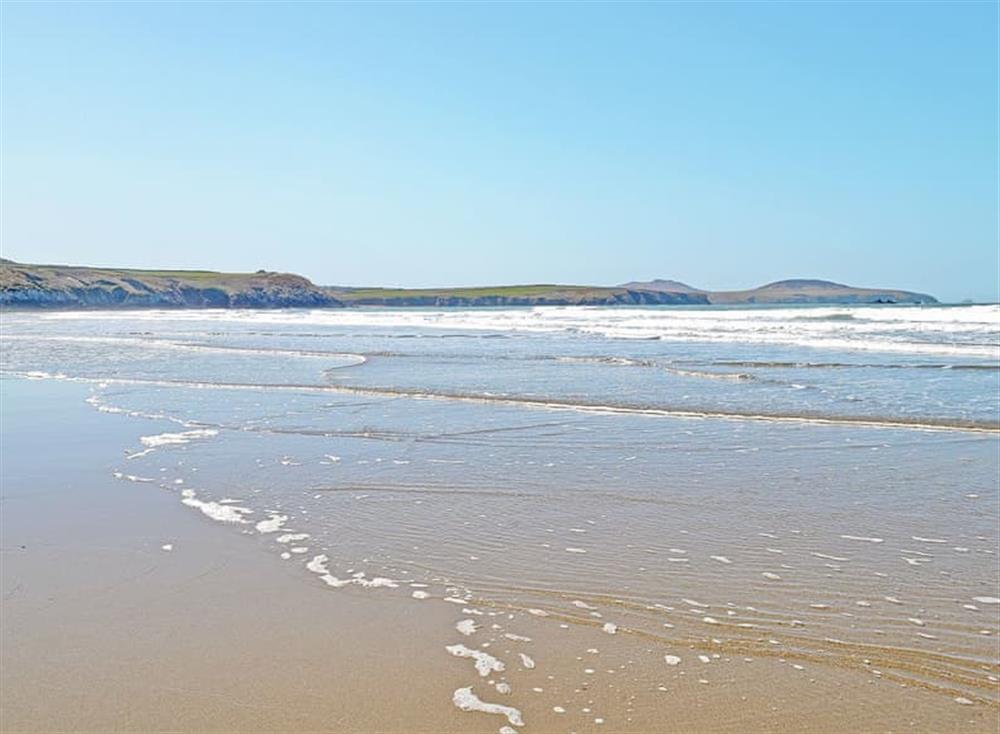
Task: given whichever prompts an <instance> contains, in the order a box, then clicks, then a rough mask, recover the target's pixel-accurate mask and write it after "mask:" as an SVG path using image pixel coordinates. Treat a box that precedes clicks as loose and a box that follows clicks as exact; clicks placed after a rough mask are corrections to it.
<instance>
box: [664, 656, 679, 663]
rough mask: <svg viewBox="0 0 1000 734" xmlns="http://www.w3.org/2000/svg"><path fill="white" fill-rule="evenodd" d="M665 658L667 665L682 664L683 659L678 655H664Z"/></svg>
mask: <svg viewBox="0 0 1000 734" xmlns="http://www.w3.org/2000/svg"><path fill="white" fill-rule="evenodd" d="M663 660H664V661H665V662H666V664H667V665H680V664H681V659H680V658H679V657H677V656H676V655H664V656H663Z"/></svg>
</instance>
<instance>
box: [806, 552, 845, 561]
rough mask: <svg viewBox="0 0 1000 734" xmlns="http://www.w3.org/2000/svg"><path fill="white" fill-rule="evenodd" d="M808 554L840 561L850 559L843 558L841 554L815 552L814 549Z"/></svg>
mask: <svg viewBox="0 0 1000 734" xmlns="http://www.w3.org/2000/svg"><path fill="white" fill-rule="evenodd" d="M809 555H811V556H816V558H825V559H826V560H828V561H840V562H841V563H843V562H844V561H849V560H850V559H849V558H844V557H843V556H831V555H827V554H826V553H816V552H815V551H813V552H812V553H810V554H809Z"/></svg>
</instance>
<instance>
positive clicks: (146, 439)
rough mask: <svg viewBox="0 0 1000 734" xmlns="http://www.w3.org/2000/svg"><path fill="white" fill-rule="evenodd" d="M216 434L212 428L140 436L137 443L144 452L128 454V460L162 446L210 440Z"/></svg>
mask: <svg viewBox="0 0 1000 734" xmlns="http://www.w3.org/2000/svg"><path fill="white" fill-rule="evenodd" d="M218 434H219V432H218V431H217V430H215V429H214V428H194V429H192V430H190V431H181V432H179V433H158V434H156V435H155V436H140V437H139V443H141V444H142V445H143V446H145V447H146V450H145V451H140V452H138V453H135V454H130V455H129V457H128V458H130V459H135V458H137V457H139V456H145V455H146V454H148V453H149V452H151V451H155V450H156V449H158V448H160V447H162V446H180V445H182V444H186V443H190V442H191V441H192V440H194V439H198V438H211V437H212V436H217V435H218Z"/></svg>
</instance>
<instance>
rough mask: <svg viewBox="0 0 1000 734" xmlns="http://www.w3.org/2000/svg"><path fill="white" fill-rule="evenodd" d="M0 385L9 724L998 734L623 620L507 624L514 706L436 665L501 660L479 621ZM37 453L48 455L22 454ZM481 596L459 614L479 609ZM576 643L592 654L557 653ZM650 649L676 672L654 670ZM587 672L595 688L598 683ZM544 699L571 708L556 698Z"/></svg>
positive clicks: (878, 684)
mask: <svg viewBox="0 0 1000 734" xmlns="http://www.w3.org/2000/svg"><path fill="white" fill-rule="evenodd" d="M0 387H2V388H3V391H4V398H5V400H4V405H5V410H4V415H3V426H2V429H3V436H2V437H3V439H4V446H5V463H4V467H3V473H4V477H3V479H4V481H3V510H4V511H3V513H2V515H3V519H2V522H3V537H4V545H3V566H4V569H3V570H4V572H3V590H2V591H3V605H4V615H3V622H2V648H3V651H4V665H3V666H2V676H3V680H2V688H3V690H4V702H3V710H2V722H0V728H2V730H3V731H5V732H29V731H34V732H42V731H47V732H51V731H106V730H112V729H115V730H123V729H124V730H132V731H136V730H141V731H162V732H166V731H171V732H196V731H218V732H229V731H233V732H235V731H289V732H292V731H294V732H318V731H352V732H369V731H371V732H374V731H388V732H396V731H406V732H422V731H426V732H432V731H433V732H456V733H457V732H497V731H503V729H501V727H502V726H504V725H506V723H507V722H506V721H505V719H504V717H503V716H502V715H497V714H489V713H479V712H471V713H469V712H463V711H459V710H458V709H457V708H456V707H455V705H453V703H452V698H453V695H454V692H455V691H457V690H459V689H462V688H464V687H467V686H470V684H471V685H472V687H473V690H474V691H475V692H476V693H477V694H478V695H479V696H480V698H481V699H482V700H484V701H488V702H490V703H499V704H502V705H507V706H513V707H516V708H517V709H518V710H519V711H520V712H521V713H522V714H523V719H524V721H525V724H526V726H525V727H524V729H523V730H524V731H528V732H531V731H545V732H548V731H563V730H573V731H616V732H618V731H621V732H624V731H636V732H639V731H654V730H660V729H662V727H663V726H664V722H669V725H670V726H671V727H672V728H677V729H679V730H683V731H709V730H710V731H713V732H719V731H722V732H726V731H732V732H737V731H748V730H751V731H783V730H788V729H799V730H808V731H843V730H848V729H853V730H868V731H876V730H878V731H881V730H897V729H903V728H908V727H909V726H910V724H911V722H912V721H916V720H919V721H920V725H921V727H924V728H925V729H926V728H927V727H930V728H932V729H933V730H936V731H954V730H958V729H959V728H961V729H962V730H963V731H993V730H995V728H996V725H997V723H998V721H1000V716H998V713H1000V712H998V708H997V706H995V705H993V704H992V703H990V702H989V701H985V702H981V705H976V706H962V705H959V704H957V703H955V702H954V701H951V700H949V699H948V698H945V697H943V696H942V695H941V691H940V690H938V691H929V690H924V689H922V688H921V687H920V686H919V685H913V684H912V683H910V684H907V683H901V684H897V683H893V682H891V681H890V680H884V679H881V678H880V674H873V675H864V674H859V672H858V671H857V670H853V669H850V668H846V667H840V666H836V665H834V666H823V665H817V664H815V663H813V664H809V663H807V664H806V666H802V665H799V663H798V662H797V658H796V657H795V656H794V655H792V654H789V656H787V657H785V656H779V655H759V654H749V653H748V652H747V651H744V650H741V649H739V648H738V647H726V646H721V645H720V646H713V642H712V641H711V640H709V639H707V638H706V639H705V640H701V641H699V640H690V641H689V644H686V645H684V646H683V647H679V646H674V647H672V648H671V649H670V650H669V651H668V650H667V649H666V648H664V646H663V645H662V644H661V643H660V641H658V640H657V639H656V638H654V637H650V636H649V635H648V634H645V633H643V632H642V631H641V630H640V629H637V628H636V629H633V628H630V626H629V625H628V622H627V619H628V617H627V615H626V612H625V610H624V609H623V610H622V612H621V617H620V619H619V621H620V622H622V626H621V627H620V628H619V629H617V630H616V634H615V635H613V636H611V635H609V634H607V630H604V631H602V630H601V629H600V627H599V626H596V627H595V626H589V627H588V626H585V625H580V624H574V625H572V627H570V626H565V625H557V624H553V623H552V620H551V619H549V620H541V619H538V618H536V617H532V616H531V615H527V616H523V617H522V618H520V622H519V625H520V626H519V627H518V630H519V631H520V632H522V633H525V634H527V635H530V637H531V639H532V640H533V643H532V646H531V648H530V651H531V655H532V656H533V660H535V661H537V662H538V665H537V668H534V666H533V669H530V670H518V671H517V672H516V675H517V678H512V680H513V681H514V684H515V685H514V691H513V693H512V694H510V695H500V694H499V693H498V692H497V691H495V690H491V689H490V687H489V686H488V685H487V682H486V680H485V679H481V680H479V681H476V679H475V677H474V675H473V677H470V671H471V663H470V662H469V661H465V660H461V659H456V658H455V657H452V656H449V655H448V654H447V653H446V652H445V648H446V647H447V646H449V645H454V644H455V643H456V642H461V641H464V642H465V644H468V645H473V646H476V645H479V646H482V645H483V643H484V642H487V643H489V644H491V645H492V648H491V649H497V648H499V647H500V646H501V645H504V646H505V648H504V649H503V650H498V651H497V653H496V654H497V655H499V656H501V657H502V658H503V659H506V660H508V662H509V663H510V661H511V660H512V659H515V660H516V650H517V645H516V643H511V642H509V641H505V640H503V639H502V638H500V636H499V635H496V634H491V633H490V632H489V630H488V627H486V626H484V627H483V628H482V629H481V630H480V631H479V632H477V633H476V634H475V635H474V636H470V637H469V638H467V639H463V638H462V637H459V636H458V635H456V632H455V627H456V622H457V621H459V620H461V619H462V618H463V617H464V616H466V615H465V611H467V610H463V609H462V608H461V607H459V606H456V605H453V604H442V603H440V601H441V599H440V597H438V598H431V599H427V600H424V601H415V600H414V599H411V598H409V594H408V592H406V591H405V590H404V591H401V592H399V593H396V592H395V590H393V592H392V593H389V591H388V590H378V589H374V590H372V589H362V588H357V587H349V588H344V589H329V588H328V587H327V586H325V585H323V584H321V583H317V579H316V578H315V576H314V575H312V574H310V573H308V572H307V571H306V570H304V569H303V568H302V567H301V566H300V565H299V564H292V563H288V562H285V561H281V560H279V559H278V558H277V557H276V556H275V555H274V554H273V553H268V552H265V549H264V548H263V547H261V546H262V545H263V543H264V540H263V539H262V538H261V537H260V536H256V535H253V534H249V535H247V534H244V533H242V532H239V531H238V530H237V529H236V528H234V527H231V526H229V527H227V526H226V525H224V524H220V523H216V522H213V521H211V520H209V519H207V518H206V517H204V516H203V515H201V514H200V513H198V512H193V511H192V509H191V508H189V507H185V506H184V505H182V504H181V503H180V502H179V501H178V496H177V494H176V493H174V492H170V491H164V490H162V489H159V488H158V487H156V486H155V485H147V484H136V483H132V482H127V481H120V480H116V479H114V478H112V477H111V470H112V467H113V466H114V465H115V464H116V463H117V462H118V461H119V459H120V457H119V456H117V455H115V453H114V452H115V448H114V447H120V446H121V445H127V444H129V443H130V441H129V437H131V439H132V440H131V442H132V443H134V438H135V434H136V431H137V430H139V429H138V428H137V427H136V426H135V425H133V424H131V423H130V422H128V421H122V420H120V418H119V417H118V416H114V415H107V414H102V413H99V412H96V411H93V410H92V409H91V408H90V406H87V405H86V404H85V403H84V398H85V397H86V390H85V388H84V387H83V386H81V385H75V384H72V383H53V382H51V381H38V382H28V381H24V380H10V379H5V380H3V381H2V382H0ZM53 426H61V427H62V428H60V429H59V431H60V435H55V434H54V432H53ZM165 428H169V426H165ZM54 447H58V460H57V461H53V462H48V463H43V464H39V463H38V462H37V461H36V460H35V459H34V458H32V457H37V456H38V455H41V453H42V452H44V451H46V450H48V451H51V450H53V448H54ZM164 545H169V546H171V549H170V550H169V551H168V550H164V549H163V546H164ZM383 591H385V593H383ZM484 601H485V600H478V599H477V600H470V601H469V602H468V603H469V604H470V605H471V604H475V605H477V606H479V607H480V609H481V610H482V609H489V607H487V606H484V605H483V604H481V602H484ZM494 609H495V610H496V611H508V610H504V609H502V608H501V607H494ZM595 625H597V623H595ZM463 634H464V633H463ZM456 638H457V639H456ZM583 649H592V650H594V651H596V652H594V653H593V655H592V657H588V658H587V659H584V657H581V656H576V655H573V654H567V651H568V650H583ZM713 649H714V650H716V651H715V652H713ZM665 652H672V653H676V655H677V656H678V657H682V658H683V659H684V663H683V664H682V665H680V666H678V667H676V668H675V667H672V666H671V665H670V664H669V663H667V662H664V653H665ZM871 654H872V656H873V657H876V656H877V651H876V650H874V649H873V651H872V653H871ZM699 657H703V658H704V660H705V661H709V662H708V663H706V662H704V661H703V662H699V661H698V658H699ZM716 660H717V661H719V662H720V663H729V665H724V666H723V665H718V666H712V665H711V664H710V663H711V661H716ZM592 661H594V662H592ZM803 662H805V661H803ZM588 665H594V667H597V666H598V665H599V666H600V671H599V672H601V673H603V674H606V677H603V678H602V679H601V680H600V682H599V683H598V682H597V679H596V678H594V677H593V675H592V674H593V672H594V671H592V670H591V669H590V668H587V667H586V666H588ZM695 666H696V667H695ZM588 671H590V672H588ZM511 673H512V674H513V673H514V671H513V670H512V671H511ZM876 673H877V671H876ZM532 686H534V687H535V688H538V689H544V690H545V696H542V695H536V694H533V692H532V691H533V690H534V689H533V688H532ZM553 696H555V697H556V700H562V699H565V700H566V701H567V703H568V702H569V701H576V702H577V705H576V707H574V708H571V707H570V706H569V705H566V706H557V707H552V706H551V703H552V700H553ZM556 708H559V709H562V710H561V711H559V710H556Z"/></svg>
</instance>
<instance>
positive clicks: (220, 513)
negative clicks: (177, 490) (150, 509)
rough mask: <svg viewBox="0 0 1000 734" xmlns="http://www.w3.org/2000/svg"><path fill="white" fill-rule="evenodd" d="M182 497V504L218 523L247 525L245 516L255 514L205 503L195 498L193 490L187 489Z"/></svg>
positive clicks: (214, 503)
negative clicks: (195, 509) (193, 508)
mask: <svg viewBox="0 0 1000 734" xmlns="http://www.w3.org/2000/svg"><path fill="white" fill-rule="evenodd" d="M181 495H182V496H183V499H182V500H181V502H182V503H184V504H185V505H187V506H188V507H195V508H197V509H199V510H201V511H202V512H203V513H204V514H205V515H208V517H210V518H212V519H213V520H217V521H218V522H232V523H246V522H247V520H245V519H244V518H243V516H244V515H249V514H251V513H253V510H250V509H248V508H246V507H238V506H236V505H223V504H220V503H219V502H204V501H203V500H200V499H198V498H197V497H196V496H195V491H194V490H193V489H185V490H184V491H183V492H181Z"/></svg>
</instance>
